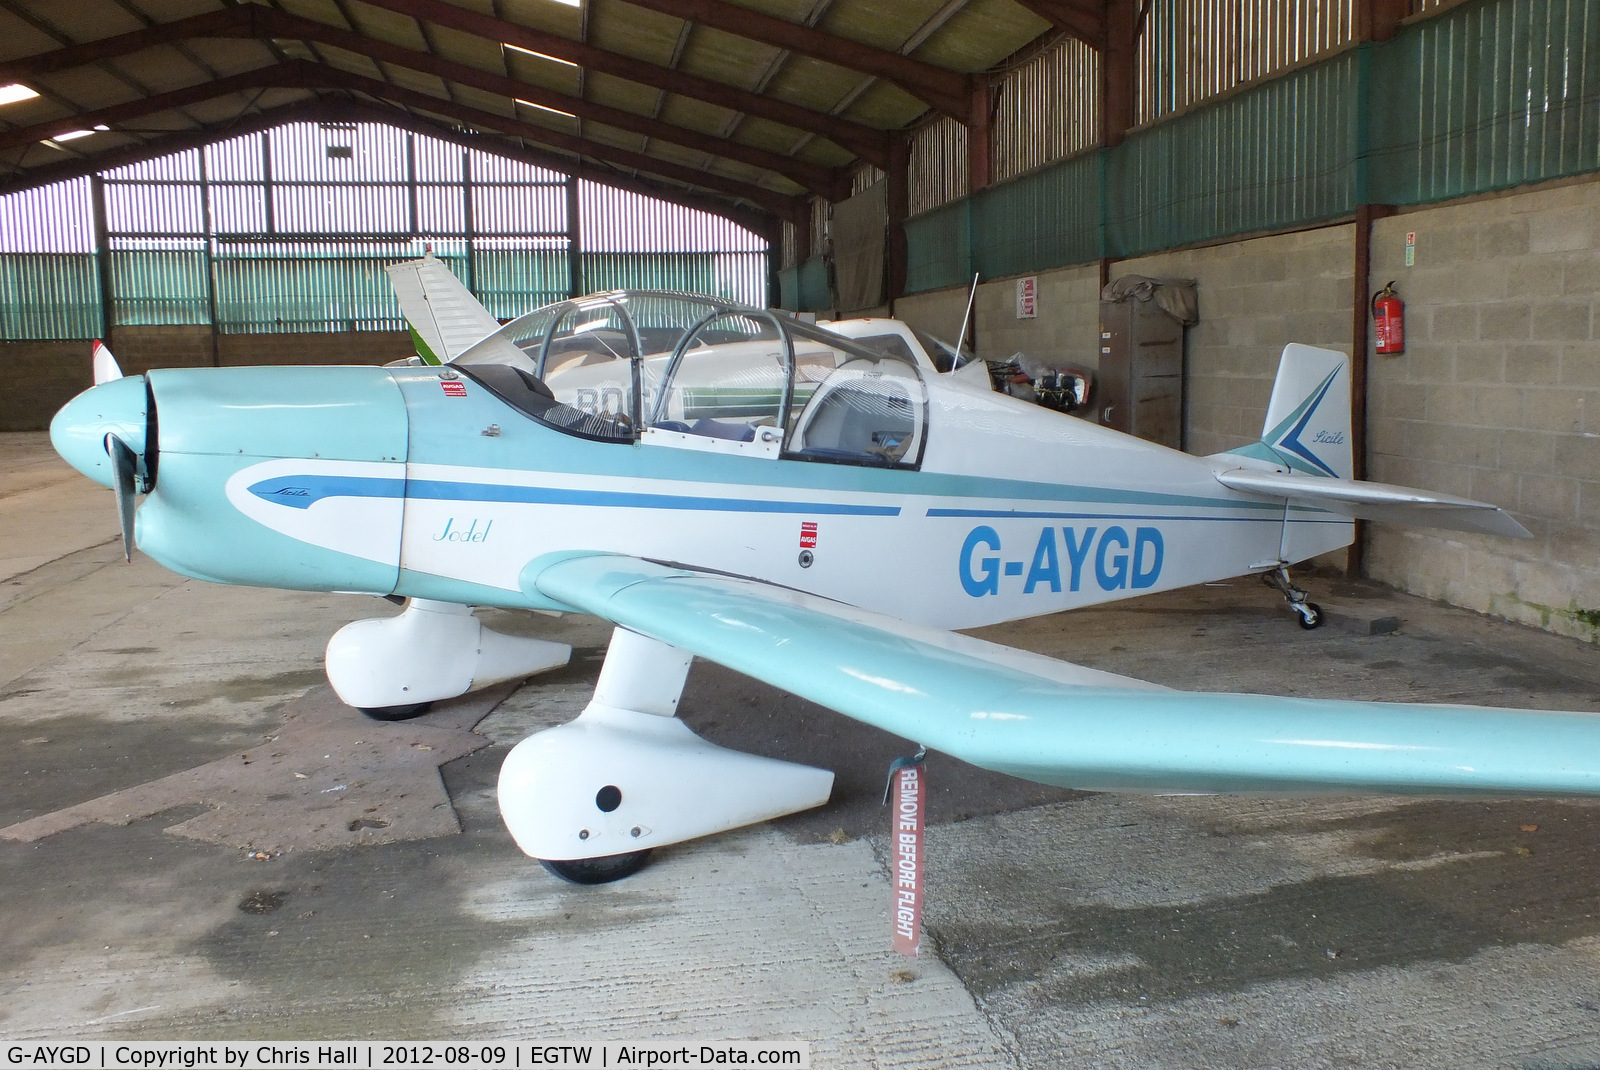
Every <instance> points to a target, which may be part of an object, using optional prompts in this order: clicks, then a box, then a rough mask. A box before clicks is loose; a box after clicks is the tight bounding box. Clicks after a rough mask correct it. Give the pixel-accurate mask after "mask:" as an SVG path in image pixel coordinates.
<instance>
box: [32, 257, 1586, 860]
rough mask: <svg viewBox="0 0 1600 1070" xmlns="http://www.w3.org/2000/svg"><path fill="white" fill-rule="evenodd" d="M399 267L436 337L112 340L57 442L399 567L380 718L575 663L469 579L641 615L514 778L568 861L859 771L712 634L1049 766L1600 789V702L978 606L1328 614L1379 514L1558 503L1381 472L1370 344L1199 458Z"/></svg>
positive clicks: (298, 538)
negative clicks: (1400, 480)
mask: <svg viewBox="0 0 1600 1070" xmlns="http://www.w3.org/2000/svg"><path fill="white" fill-rule="evenodd" d="M391 274H392V275H393V277H394V280H395V285H396V289H397V292H398V293H399V294H400V296H401V299H402V303H403V307H405V309H406V310H407V313H408V318H409V319H410V320H411V322H412V325H413V327H414V329H415V331H416V332H417V335H418V338H419V342H420V343H421V344H420V345H419V349H420V350H421V351H422V352H423V355H424V359H423V360H420V361H418V362H414V363H412V364H410V365H409V366H391V367H387V368H372V367H335V368H327V367H299V368H227V369H180V370H166V371H152V372H150V373H149V374H148V375H142V376H128V377H119V376H120V373H118V372H117V371H116V369H115V363H114V361H112V360H111V359H110V356H109V354H104V357H103V359H101V358H100V357H97V360H96V365H97V369H98V373H97V378H98V379H99V380H100V382H99V385H97V386H95V387H94V388H92V389H90V390H88V391H86V392H85V393H83V394H81V395H80V396H79V397H77V398H75V399H74V400H73V401H71V402H70V403H68V405H67V406H66V407H65V408H63V409H62V410H61V412H60V413H59V414H58V415H57V416H56V418H55V421H54V423H53V425H52V427H51V434H52V438H53V441H54V443H55V446H56V448H57V450H59V452H60V453H61V455H62V456H63V457H65V458H66V459H67V460H68V461H70V462H71V463H72V464H73V465H75V466H76V467H77V468H78V469H79V470H80V471H82V472H83V473H85V474H86V475H88V476H90V477H91V478H93V479H96V480H98V481H99V482H101V483H104V484H107V485H109V486H113V487H115V488H116V489H117V496H118V505H119V509H120V510H121V514H122V519H123V524H124V533H125V538H126V539H127V544H128V547H127V548H128V550H129V552H130V553H131V550H132V546H133V545H134V544H135V542H136V543H137V545H138V547H139V548H140V549H141V550H143V551H144V552H146V553H148V554H149V555H150V556H151V557H153V558H155V559H156V560H157V561H159V562H161V563H162V564H164V565H165V566H167V567H168V568H170V569H173V570H174V571H176V572H179V573H182V574H183V575H186V576H193V577H198V578H201V579H207V580H214V581H217V582H223V583H237V584H253V585H257V586H269V587H281V588H291V589H299V590H315V591H356V592H367V593H370V594H374V595H383V596H388V597H390V598H392V599H395V600H400V599H404V600H405V601H406V608H405V609H404V611H403V612H401V613H400V614H399V615H398V616H394V617H389V618H383V619H374V620H363V621H358V622H356V623H353V624H350V625H348V626H347V627H345V628H343V629H342V630H340V631H339V632H338V633H337V634H336V635H334V636H333V638H332V640H331V641H330V642H329V644H328V651H327V670H328V677H329V679H330V681H331V682H332V684H333V686H334V688H335V689H336V690H337V692H338V693H339V695H340V697H341V698H343V699H344V701H346V702H348V703H350V704H351V705H353V706H357V707H361V708H363V709H366V710H367V711H369V712H371V713H373V714H374V715H376V716H385V717H398V716H405V715H407V714H410V713H414V712H416V711H417V710H419V709H420V708H421V707H422V706H424V705H425V704H426V703H428V702H432V701H436V700H441V699H446V698H451V697H454V696H456V695H460V694H463V693H465V692H467V691H469V690H471V689H473V688H478V687H482V686H485V685H487V684H489V683H492V682H496V681H500V680H507V679H514V678H520V677H523V676H527V675H529V674H532V673H535V672H538V671H540V670H544V669H549V668H552V667H554V666H557V665H561V664H564V663H565V662H566V660H567V658H568V656H569V654H570V650H569V649H568V648H567V647H565V646H562V645H559V644H554V643H548V642H541V641H537V640H532V639H523V638H513V637H510V636H505V635H501V634H497V633H495V632H493V631H491V630H489V629H488V628H485V627H484V626H483V625H482V624H481V623H480V622H479V621H478V619H477V618H476V617H474V616H473V615H472V611H471V608H470V607H472V606H499V607H506V608H513V609H528V610H543V611H575V612H583V613H592V614H595V615H597V616H600V617H603V618H605V619H607V620H609V621H611V622H613V623H614V624H615V625H616V626H617V627H616V630H615V632H614V634H613V637H612V640H611V645H610V649H609V652H608V654H607V656H606V661H605V665H604V667H603V669H602V671H601V674H600V679H599V684H598V686H597V687H596V689H595V694H594V698H593V701H592V702H591V703H590V704H589V706H588V708H587V709H586V710H585V711H584V713H583V714H582V715H581V716H580V717H578V718H577V719H576V720H574V721H573V722H572V723H570V724H567V725H563V726H560V727H557V728H553V729H550V730H547V731H543V732H540V733H537V734H535V735H533V736H531V737H530V738H528V739H526V740H524V741H523V742H522V743H520V744H519V745H518V746H517V747H516V748H515V749H514V750H513V751H512V752H511V754H510V756H509V757H508V758H507V760H506V762H505V765H504V768H503V770H502V772H501V776H500V785H499V793H500V806H501V811H502V813H503V814H504V816H505V820H506V824H507V825H508V826H509V828H510V830H511V833H512V835H513V836H514V837H515V839H516V841H517V843H518V844H519V845H520V846H521V847H522V849H523V850H524V851H526V852H527V853H528V854H529V855H531V856H532V857H534V858H537V859H539V860H541V861H543V862H544V863H545V864H546V865H547V866H548V867H549V868H551V869H552V870H553V871H554V872H556V873H557V874H559V875H561V876H564V877H566V878H568V879H571V880H577V881H582V882H596V881H604V880H613V879H616V878H618V877H621V876H625V875H626V874H628V873H631V872H633V871H634V870H635V869H637V868H638V867H639V866H640V865H641V864H643V861H644V859H645V856H646V855H647V854H648V853H649V851H650V849H651V848H653V847H656V846H661V845H664V844H671V843H677V842H681V841H684V840H689V839H693V838H695V837H699V836H706V835H709V834H712V833H716V832H721V831H723V830H726V829H731V828H735V827H738V826H740V825H744V824H748V823H751V822H755V821H761V820H765V819H768V818H772V817H776V816H779V815H782V814H786V813H791V812H794V811H797V810H802V809H806V808H808V807H813V806H818V805H820V804H822V803H824V802H826V801H827V799H828V796H829V792H830V790H831V786H832V779H833V778H832V774H831V773H830V772H828V771H826V770H821V769H814V768H810V767H806V766H800V765H795V764H792V763H788V762H782V761H777V760H773V759H769V758H762V757H756V756H752V755H746V754H739V753H735V752H732V751H729V750H726V749H723V748H720V747H716V746H713V745H711V744H710V743H707V742H705V741H704V740H702V739H700V738H699V737H698V736H696V735H695V734H694V733H692V732H691V731H690V730H689V729H688V728H687V727H686V726H685V725H684V724H683V723H682V722H681V721H680V720H678V719H677V718H676V717H675V716H674V714H675V710H676V707H677V703H678V699H679V695H680V693H681V691H682V688H683V684H684V679H685V676H686V674H687V672H688V669H689V664H690V661H691V660H692V658H693V657H694V656H696V655H698V656H701V657H705V658H709V659H711V660H713V661H717V662H719V663H721V664H723V665H726V666H728V667H730V668H733V669H735V670H737V671H739V672H743V673H747V674H749V675H751V676H754V677H756V678H758V679H761V680H764V681H766V682H768V683H770V684H772V685H774V686H777V687H779V688H783V689H785V690H788V691H790V692H793V693H794V694H797V695H800V696H803V697H805V698H807V699H810V700H812V701H815V702H818V703H820V704H822V705H825V706H828V707H830V708H832V709H835V710H838V711H840V712H842V713H845V714H848V715H849V716H852V717H855V718H858V719H860V720H862V721H864V722H867V723H869V724H872V725H876V726H878V727H880V728H883V729H885V730H887V731H889V732H892V733H895V734H897V735H900V736H904V737H906V738H908V739H911V740H915V741H917V742H919V743H922V744H925V745H926V746H929V747H932V748H936V749H938V750H942V751H945V752H946V753H949V754H952V755H955V756H957V757H960V758H963V759H965V760H967V761H969V762H972V763H974V764H976V765H980V766H983V767H985V768H989V769H994V770H999V771H1001V772H1005V773H1010V774H1013V775H1016V776H1019V777H1025V778H1028V779H1031V780H1036V781H1040V782H1042V783H1046V784H1056V785H1063V786H1071V787H1077V788H1095V789H1118V790H1143V791H1178V792H1219V791H1241V790H1249V791H1276V790H1296V791H1304V790H1307V789H1313V790H1316V789H1321V790H1332V791H1350V790H1358V789H1372V790H1379V791H1424V792H1444V793H1458V792H1504V793H1516V794H1529V793H1546V794H1555V793H1560V794H1568V793H1595V792H1600V716H1594V715H1590V714H1583V713H1564V712H1539V711H1520V710H1519V711H1513V710H1499V709H1484V708H1472V707H1444V706H1418V705H1401V704H1386V703H1372V702H1346V701H1311V700H1306V699H1292V698H1275V697H1269V696H1261V695H1235V694H1210V693H1189V692H1182V691H1173V690H1168V689H1165V688H1161V687H1157V686H1155V685H1152V684H1149V683H1146V682H1143V681H1139V680H1133V679H1129V678H1125V677H1121V676H1116V675H1113V674H1111V673H1106V672H1100V671H1096V670H1093V669H1088V668H1084V667H1081V666H1077V665H1072V664H1069V663H1066V662H1061V661H1056V660H1052V659H1050V658H1045V657H1040V656H1037V655H1033V654H1028V653H1024V652H1021V651H1017V650H1013V649H1010V648H1006V647H1001V646H996V645H994V644H991V643H986V642H982V641H979V640H976V639H972V638H969V637H967V636H964V635H960V634H957V633H956V632H954V631H952V630H951V629H956V628H972V627H977V626H980V625H986V624H993V623H996V622H999V621H1005V620H1013V619H1017V618H1022V617H1031V616H1036V615H1039V614H1044V613H1055V612H1059V611H1061V610H1065V609H1073V608H1076V607H1079V606H1087V605H1094V604H1097V603H1102V602H1107V601H1111V600H1114V599H1119V598H1127V597H1131V596H1134V595H1140V594H1145V593H1148V592H1153V591H1162V590H1168V589H1171V588H1175V587H1182V586H1185V585H1189V584H1195V583H1201V582H1204V581H1208V580H1217V579H1222V578H1225V577H1230V576H1239V575H1244V574H1251V573H1257V574H1263V575H1265V576H1268V577H1273V578H1275V579H1276V580H1277V583H1278V585H1279V586H1280V587H1281V589H1282V590H1283V591H1284V593H1285V594H1286V596H1287V597H1288V598H1289V601H1290V605H1291V606H1292V607H1293V609H1294V611H1295V612H1296V613H1297V614H1299V617H1300V620H1301V622H1302V623H1303V624H1304V625H1305V626H1306V627H1313V626H1315V625H1316V624H1317V623H1318V621H1319V618H1320V613H1319V611H1318V609H1317V608H1316V606H1314V605H1312V604H1311V603H1309V602H1308V601H1307V600H1306V598H1305V595H1304V593H1303V592H1301V591H1299V590H1297V589H1296V588H1295V587H1293V585H1291V584H1290V582H1289V579H1288V572H1287V567H1288V566H1289V565H1290V564H1292V563H1294V562H1297V561H1302V560H1305V559H1308V558H1311V557H1314V556H1316V555H1318V554H1322V553H1325V552H1327V551H1330V550H1334V549H1337V548H1339V547H1342V546H1345V545H1348V544H1349V542H1350V541H1351V538H1352V522H1351V518H1352V517H1366V518H1370V519H1374V520H1381V521H1385V522H1390V523H1402V524H1420V525H1431V526H1435V527H1446V528H1456V529H1462V530H1468V531H1480V532H1491V533H1495V534H1499V535H1507V536H1513V537H1515V536H1525V535H1526V534H1527V533H1526V532H1525V531H1524V530H1523V529H1522V528H1521V526H1520V525H1518V524H1517V523H1516V521H1514V520H1513V519H1511V518H1510V517H1509V516H1507V515H1506V514H1504V513H1503V512H1501V511H1500V510H1498V509H1496V508H1495V507H1493V506H1490V505H1485V504H1483V503H1480V502H1473V501H1467V500H1464V499H1460V498H1453V497H1447V496H1444V495H1437V494H1430V493H1427V492H1424V491H1418V490H1409V489H1406V488H1402V487H1393V486H1385V485H1381V484H1375V483H1364V482H1354V481H1352V480H1350V479H1349V478H1348V477H1349V474H1350V471H1351V452H1350V427H1349V423H1350V387H1349V383H1350V378H1349V371H1348V362H1347V359H1346V358H1345V357H1344V356H1343V355H1341V354H1339V353H1337V352H1332V351H1328V350H1323V349H1314V348H1311V347H1308V346H1303V345H1290V346H1288V347H1287V348H1286V349H1285V350H1284V354H1283V360H1282V366H1281V368H1280V371H1279V374H1278V379H1277V383H1276V385H1275V387H1274V390H1273V394H1272V400H1271V404H1270V407H1269V409H1268V412H1267V417H1266V423H1265V429H1264V430H1263V432H1262V436H1261V440H1260V441H1259V442H1257V443H1255V444H1254V445H1251V446H1248V447H1246V448H1244V449H1240V450H1234V451H1231V452H1228V453H1222V454H1217V455H1215V456H1211V457H1194V456H1189V455H1187V454H1183V453H1179V452H1176V451H1173V450H1169V449H1165V448H1162V447H1160V446H1155V445H1152V444H1150V443H1147V442H1144V441H1141V440H1139V439H1135V438H1131V437H1129V436H1127V435H1123V434H1119V433H1117V432H1114V431H1110V430H1106V429H1104V428H1100V427H1097V426H1094V425H1093V424H1089V423H1086V422H1084V421H1082V420H1078V419H1074V418H1071V417H1067V416H1062V415H1060V414H1058V413H1053V412H1050V411H1048V410H1046V409H1043V408H1040V407H1039V406H1036V405H1032V404H1028V403H1026V402H1022V401H1018V400H1015V399H1013V398H1010V397H1007V396H1004V395H1001V394H997V393H994V392H992V391H991V390H990V388H989V386H988V382H987V378H986V376H984V375H982V374H979V375H977V376H976V377H975V379H976V381H973V380H974V377H973V376H964V375H962V374H961V373H960V372H959V371H956V372H954V373H945V372H940V371H938V370H937V369H936V368H935V366H934V364H933V363H932V362H931V361H930V360H929V358H928V355H927V354H926V353H925V352H922V351H921V350H920V348H919V349H918V350H917V351H915V352H911V353H901V352H898V351H897V349H896V347H893V346H883V345H879V346H877V347H875V348H868V347H867V346H863V345H859V344H857V343H856V342H853V341H850V340H848V339H846V338H844V337H841V335H839V334H836V333H832V332H830V331H827V330H823V329H820V328H817V327H814V326H811V325H808V324H804V323H802V322H800V321H798V320H797V319H795V318H793V317H791V316H788V315H786V314H783V313H779V312H772V311H765V310H758V309H753V308H744V307H740V306H737V305H733V304H730V303H727V302H724V301H720V300H716V299H712V298H708V297H697V296H693V295H687V294H672V293H657V292H617V293H606V294H596V295H594V296H591V297H585V298H582V299H579V300H573V301H563V302H560V303H558V304H555V305H551V306H549V307H546V308H541V309H538V310H536V311H533V312H530V313H528V314H527V315H525V316H522V317H521V318H519V319H516V320H513V321H512V322H511V323H508V324H506V325H504V326H501V325H500V324H498V323H497V322H496V321H495V320H494V319H493V318H492V317H490V316H489V314H488V313H487V312H486V311H485V310H484V309H483V308H482V307H481V306H480V305H478V304H477V302H475V301H474V300H473V299H472V298H471V296H470V294H468V293H467V292H466V290H465V288H464V287H462V286H461V285H460V283H459V282H457V281H456V280H455V279H454V278H453V277H452V276H451V275H450V273H449V272H448V270H446V269H445V268H444V267H443V265H442V264H440V263H439V262H438V261H437V260H434V259H431V258H429V259H425V260H422V261H415V262H412V263H409V264H404V265H399V266H397V267H396V268H394V269H391ZM875 329H876V328H871V325H869V329H864V330H868V333H871V330H875ZM858 333H860V332H858ZM102 352H103V351H102ZM431 361H439V363H432V362H431ZM980 368H981V366H980ZM141 492H142V493H143V494H144V495H145V497H144V499H143V502H142V504H141V503H137V502H136V494H137V493H141ZM136 505H137V511H136Z"/></svg>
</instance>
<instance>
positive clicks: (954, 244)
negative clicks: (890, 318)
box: [905, 197, 972, 293]
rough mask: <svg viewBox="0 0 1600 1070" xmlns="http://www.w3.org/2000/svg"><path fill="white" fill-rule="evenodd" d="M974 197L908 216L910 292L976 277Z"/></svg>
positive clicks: (907, 285)
mask: <svg viewBox="0 0 1600 1070" xmlns="http://www.w3.org/2000/svg"><path fill="white" fill-rule="evenodd" d="M971 212H972V202H971V198H970V197H963V198H962V199H961V200H959V201H952V202H951V203H950V204H947V205H944V206H943V207H940V208H935V209H934V210H933V211H931V212H924V213H923V214H922V215H919V216H916V217H914V218H912V219H908V220H906V222H905V229H906V292H907V293H921V292H922V291H923V290H938V289H941V288H942V287H945V286H961V285H964V284H965V283H966V281H967V280H968V279H970V278H971V277H972V269H971V267H970V266H969V265H970V264H971V263H972V233H971Z"/></svg>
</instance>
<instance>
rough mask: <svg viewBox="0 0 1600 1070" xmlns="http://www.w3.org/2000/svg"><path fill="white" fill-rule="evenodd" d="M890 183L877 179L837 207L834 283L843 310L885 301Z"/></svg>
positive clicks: (835, 212) (835, 215) (834, 239)
mask: <svg viewBox="0 0 1600 1070" xmlns="http://www.w3.org/2000/svg"><path fill="white" fill-rule="evenodd" d="M888 189H889V183H887V182H884V181H882V180H880V181H878V182H874V183H873V184H872V185H870V186H868V187H867V188H866V189H865V190H863V191H862V192H860V193H858V194H856V195H855V196H854V197H851V198H850V199H849V200H846V201H840V202H839V203H838V204H836V205H834V207H833V263H834V286H835V288H836V289H837V290H838V295H839V296H838V300H839V309H840V311H850V310H853V309H859V308H873V307H875V306H877V305H881V304H883V300H884V293H883V262H884V243H885V235H886V228H887V226H888V219H889V211H888V203H887V201H886V200H885V197H886V195H887V191H888Z"/></svg>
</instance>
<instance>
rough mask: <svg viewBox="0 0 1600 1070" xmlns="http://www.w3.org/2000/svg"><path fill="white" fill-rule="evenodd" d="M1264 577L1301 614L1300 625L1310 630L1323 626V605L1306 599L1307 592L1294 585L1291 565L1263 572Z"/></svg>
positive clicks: (1291, 607) (1290, 606)
mask: <svg viewBox="0 0 1600 1070" xmlns="http://www.w3.org/2000/svg"><path fill="white" fill-rule="evenodd" d="M1261 578H1262V579H1264V580H1266V581H1267V585H1268V586H1269V587H1276V588H1277V589H1278V592H1279V593H1280V594H1282V595H1283V597H1284V600H1285V601H1286V602H1288V603H1289V608H1290V609H1292V610H1294V611H1295V613H1297V614H1299V617H1300V627H1302V628H1304V629H1306V630H1307V631H1310V630H1311V629H1312V628H1318V627H1321V626H1322V622H1323V620H1324V617H1323V614H1322V607H1321V606H1319V605H1317V604H1316V603H1315V602H1310V601H1307V600H1306V592H1305V591H1303V590H1301V589H1300V588H1299V587H1296V586H1295V585H1294V581H1293V580H1291V579H1289V566H1287V565H1279V566H1278V569H1277V571H1275V572H1265V573H1262V576H1261Z"/></svg>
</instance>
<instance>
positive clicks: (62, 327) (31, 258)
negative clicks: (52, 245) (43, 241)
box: [0, 253, 105, 340]
mask: <svg viewBox="0 0 1600 1070" xmlns="http://www.w3.org/2000/svg"><path fill="white" fill-rule="evenodd" d="M104 322H105V321H104V319H103V317H102V315H101V309H100V281H99V274H98V268H97V266H96V264H95V255H94V254H93V253H11V254H9V255H7V256H0V338H7V339H18V340H20V339H28V340H32V339H43V338H98V337H100V334H101V332H102V331H103V330H104Z"/></svg>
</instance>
